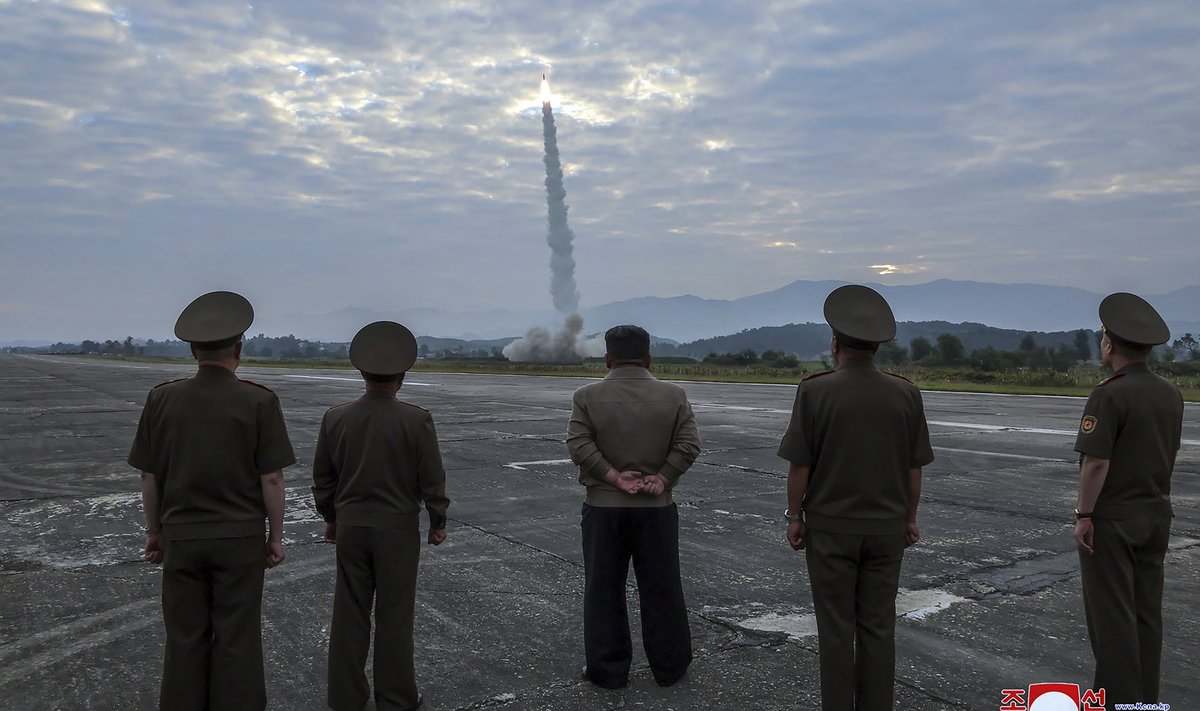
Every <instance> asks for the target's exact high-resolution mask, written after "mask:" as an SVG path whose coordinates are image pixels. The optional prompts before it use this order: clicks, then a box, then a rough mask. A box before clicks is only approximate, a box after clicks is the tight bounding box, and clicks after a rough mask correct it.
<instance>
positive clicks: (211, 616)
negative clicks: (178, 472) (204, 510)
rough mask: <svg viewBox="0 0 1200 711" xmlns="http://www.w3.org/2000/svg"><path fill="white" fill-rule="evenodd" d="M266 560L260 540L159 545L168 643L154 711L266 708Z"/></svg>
mask: <svg viewBox="0 0 1200 711" xmlns="http://www.w3.org/2000/svg"><path fill="white" fill-rule="evenodd" d="M164 538H165V536H164ZM266 560H267V559H266V547H265V544H264V542H263V539H262V537H260V536H251V537H244V538H207V539H198V540H176V541H172V540H168V541H167V542H166V547H165V550H164V551H163V579H162V580H163V582H162V609H163V623H164V626H165V627H166V631H167V642H166V650H165V653H164V655H163V678H162V688H161V689H160V692H159V708H161V709H163V710H164V711H167V710H171V711H175V710H177V709H178V710H188V711H190V710H192V709H196V710H200V709H214V710H216V709H220V710H221V711H226V709H232V710H241V709H245V710H247V711H249V710H251V709H253V710H261V709H264V708H266V705H267V692H266V684H265V681H264V679H263V656H262V591H263V571H264V570H265V569H266Z"/></svg>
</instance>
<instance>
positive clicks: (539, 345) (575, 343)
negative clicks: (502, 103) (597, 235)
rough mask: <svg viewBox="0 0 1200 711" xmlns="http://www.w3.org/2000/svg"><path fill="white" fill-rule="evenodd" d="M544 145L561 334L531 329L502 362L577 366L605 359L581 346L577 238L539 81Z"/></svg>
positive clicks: (597, 348)
mask: <svg viewBox="0 0 1200 711" xmlns="http://www.w3.org/2000/svg"><path fill="white" fill-rule="evenodd" d="M542 97H543V98H542V141H543V143H544V145H545V149H546V155H545V157H543V158H542V162H543V163H545V164H546V220H547V223H548V226H547V231H546V244H548V245H550V295H551V296H552V297H553V299H554V309H555V310H556V311H558V312H559V313H560V314H563V315H564V316H566V317H567V318H566V321H565V322H564V323H563V327H562V329H561V330H560V331H559V332H558V333H553V334H552V333H551V332H550V331H549V330H548V329H545V328H540V327H534V328H531V329H529V330H528V331H527V332H526V333H525V335H524V336H523V337H522V338H519V339H517V340H515V341H513V342H512V343H510V344H508V345H507V346H505V347H504V351H503V353H504V357H505V358H508V359H509V360H515V361H556V362H578V361H580V360H582V359H583V358H584V357H585V356H596V355H603V354H604V340H603V339H602V338H593V339H587V340H581V339H580V334H581V333H582V332H583V317H582V316H580V315H579V313H578V312H579V286H578V285H577V284H576V283H575V247H574V244H573V243H574V241H575V233H574V232H572V231H571V227H570V225H568V224H567V190H566V188H565V187H563V171H562V162H561V161H560V160H559V157H558V131H557V129H556V128H555V126H554V110H553V109H552V108H551V106H550V90H549V85H548V84H547V83H546V75H544V74H543V75H542Z"/></svg>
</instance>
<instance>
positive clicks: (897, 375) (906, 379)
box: [883, 370, 912, 383]
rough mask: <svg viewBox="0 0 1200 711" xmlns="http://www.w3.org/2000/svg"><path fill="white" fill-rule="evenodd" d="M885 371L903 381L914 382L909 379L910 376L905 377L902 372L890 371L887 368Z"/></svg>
mask: <svg viewBox="0 0 1200 711" xmlns="http://www.w3.org/2000/svg"><path fill="white" fill-rule="evenodd" d="M883 372H885V373H887V374H888V375H890V376H892V377H893V378H900V379H901V380H903V381H904V382H906V383H911V382H912V381H911V380H909V379H908V378H906V377H904V376H903V375H901V374H899V373H893V372H892V371H890V370H885V371H883Z"/></svg>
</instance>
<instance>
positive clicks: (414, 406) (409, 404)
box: [396, 400, 429, 412]
mask: <svg viewBox="0 0 1200 711" xmlns="http://www.w3.org/2000/svg"><path fill="white" fill-rule="evenodd" d="M396 402H398V403H400V404H401V405H407V406H408V407H411V408H412V409H414V410H420V411H421V412H429V410H426V409H425V408H423V407H421V406H420V405H414V404H412V403H411V402H404V401H403V400H397V401H396Z"/></svg>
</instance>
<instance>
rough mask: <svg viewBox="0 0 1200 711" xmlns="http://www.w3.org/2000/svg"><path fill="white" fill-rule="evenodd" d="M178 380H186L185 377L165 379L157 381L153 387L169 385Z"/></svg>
mask: <svg viewBox="0 0 1200 711" xmlns="http://www.w3.org/2000/svg"><path fill="white" fill-rule="evenodd" d="M180 380H187V378H175V379H174V380H167V381H164V382H161V383H159V384H158V385H155V386H154V388H155V389H157V388H161V387H162V386H164V385H170V384H171V383H178V382H179V381H180Z"/></svg>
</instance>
